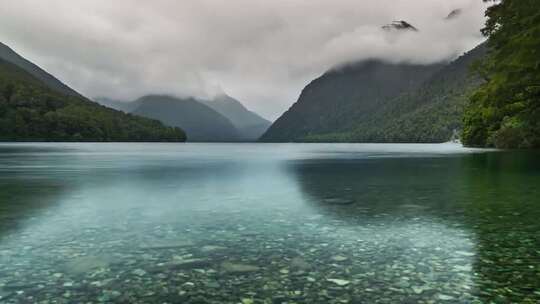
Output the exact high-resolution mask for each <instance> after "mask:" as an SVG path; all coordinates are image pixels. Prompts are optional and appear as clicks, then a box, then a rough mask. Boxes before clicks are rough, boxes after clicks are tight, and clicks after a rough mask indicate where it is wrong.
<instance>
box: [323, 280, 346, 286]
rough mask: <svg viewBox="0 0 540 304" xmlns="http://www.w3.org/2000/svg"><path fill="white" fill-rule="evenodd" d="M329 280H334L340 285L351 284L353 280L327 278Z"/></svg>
mask: <svg viewBox="0 0 540 304" xmlns="http://www.w3.org/2000/svg"><path fill="white" fill-rule="evenodd" d="M326 280H327V281H328V282H332V283H334V284H336V285H338V286H347V285H349V284H350V283H351V282H350V281H347V280H341V279H326Z"/></svg>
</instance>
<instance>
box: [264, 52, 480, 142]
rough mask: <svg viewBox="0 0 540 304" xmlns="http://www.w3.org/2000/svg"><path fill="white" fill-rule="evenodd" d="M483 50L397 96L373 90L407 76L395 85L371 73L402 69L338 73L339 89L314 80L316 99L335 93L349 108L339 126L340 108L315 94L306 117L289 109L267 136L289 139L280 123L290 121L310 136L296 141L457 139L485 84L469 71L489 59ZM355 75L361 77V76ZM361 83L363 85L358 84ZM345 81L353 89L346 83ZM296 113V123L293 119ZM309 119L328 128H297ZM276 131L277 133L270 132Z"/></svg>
mask: <svg viewBox="0 0 540 304" xmlns="http://www.w3.org/2000/svg"><path fill="white" fill-rule="evenodd" d="M485 52H486V49H485V46H484V45H480V46H478V47H477V48H475V49H474V50H471V51H470V52H468V53H467V54H465V55H463V56H461V57H460V58H458V59H457V60H455V61H453V62H451V63H450V64H447V65H445V66H440V65H437V66H436V69H435V70H430V71H428V73H427V74H428V77H421V81H420V84H418V85H415V86H413V87H409V88H405V89H406V90H397V91H396V92H395V93H397V94H390V95H386V96H385V95H383V94H379V92H380V91H381V90H374V89H373V88H376V87H382V88H385V89H386V91H388V90H391V89H392V88H394V89H395V86H396V85H400V83H399V81H404V80H405V81H406V80H408V79H409V78H406V77H404V78H402V77H401V76H400V78H399V79H398V80H397V81H395V82H389V80H391V79H392V78H391V77H384V78H377V77H375V76H373V75H384V74H385V72H388V71H391V72H392V74H393V72H394V71H400V70H401V71H403V70H404V68H403V67H401V66H397V67H384V66H382V67H384V70H381V69H378V70H377V73H375V74H370V73H369V71H366V70H365V69H361V70H353V71H351V70H345V71H343V72H342V73H341V74H339V77H340V78H339V79H338V80H339V83H340V84H341V87H342V88H343V89H342V90H336V88H338V85H339V84H335V85H332V86H327V88H325V87H324V83H323V84H319V85H317V83H316V82H315V83H314V84H312V85H317V87H315V88H306V90H307V91H308V93H310V94H312V95H313V94H314V93H315V92H317V90H319V91H321V90H323V91H324V92H326V94H336V96H338V97H336V98H335V99H334V100H332V99H331V96H328V97H327V99H328V100H330V101H331V102H334V103H338V102H343V103H345V105H346V106H348V108H346V109H347V110H346V111H342V112H341V115H340V116H339V118H338V119H335V122H336V123H335V124H330V123H328V121H330V119H329V118H330V117H331V115H334V113H335V109H341V107H337V106H336V105H335V104H334V105H332V104H329V105H327V106H326V107H321V106H320V105H319V104H320V98H319V99H316V98H315V97H317V96H320V95H321V93H318V95H317V96H312V97H311V98H310V99H309V102H310V103H311V104H310V105H304V109H300V110H302V113H300V114H303V115H299V114H298V112H299V110H297V111H291V110H290V111H291V113H289V114H287V115H284V117H282V118H280V120H278V123H277V125H276V126H272V129H271V130H270V132H269V133H270V134H266V136H267V137H268V135H273V136H274V137H273V138H272V139H275V138H279V136H283V135H286V136H291V132H290V130H288V129H285V130H280V128H279V127H280V124H281V125H282V124H284V123H287V124H288V125H289V126H293V128H292V129H293V130H299V132H305V133H307V134H306V135H304V136H303V137H296V138H292V140H295V141H307V142H385V143H391V142H410V143H418V142H427V143H439V142H446V141H449V140H450V139H452V138H454V137H456V133H457V131H459V130H461V128H462V118H463V111H464V109H465V106H466V104H467V99H468V97H469V96H470V94H471V92H472V91H473V90H475V89H476V88H478V86H480V84H481V83H482V79H481V78H480V77H479V76H478V75H476V74H474V73H471V72H470V70H471V66H472V65H473V63H474V62H476V61H477V60H478V59H479V58H482V57H483V56H485ZM419 71H421V69H419V68H416V69H414V70H412V72H413V74H417V73H418V72H419ZM424 72H425V71H424ZM355 73H356V74H361V75H362V77H360V76H358V75H355ZM379 77H380V76H379ZM359 80H360V81H363V82H361V83H360V84H359V82H358V81H359ZM336 82H337V81H336ZM347 82H349V85H343V83H347ZM308 93H306V94H304V98H308V97H310V95H308ZM339 96H341V97H339ZM340 98H341V99H343V101H341V100H340ZM299 103H300V101H299ZM304 103H305V101H304ZM300 106H301V105H298V106H296V108H300ZM292 110H295V109H294V108H293V109H292ZM314 111H317V112H316V113H317V116H316V115H312V113H310V112H314ZM295 112H296V116H295V118H296V119H294V120H293V119H290V117H291V116H293V115H295ZM306 118H309V119H311V120H313V121H315V122H319V123H320V122H321V121H325V124H324V126H326V128H323V127H322V126H321V125H319V126H317V128H308V127H306V126H310V125H314V123H313V121H310V122H309V123H307V124H305V125H303V126H302V125H300V126H298V124H301V123H303V122H304V121H305V119H306ZM287 119H288V121H287ZM293 123H296V124H297V125H296V126H295V125H293ZM281 129H283V128H281ZM276 131H280V132H279V134H277V135H276V134H275V132H276ZM272 132H274V134H271V133H272ZM287 132H289V133H287ZM267 137H265V138H263V139H267ZM289 138H290V137H289ZM289 140H290V139H289Z"/></svg>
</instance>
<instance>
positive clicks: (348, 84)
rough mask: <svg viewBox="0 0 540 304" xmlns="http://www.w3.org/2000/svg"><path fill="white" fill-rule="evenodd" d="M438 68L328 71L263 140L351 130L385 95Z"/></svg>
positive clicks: (366, 66)
mask: <svg viewBox="0 0 540 304" xmlns="http://www.w3.org/2000/svg"><path fill="white" fill-rule="evenodd" d="M442 66H443V65H442V64H432V65H415V64H406V63H401V64H393V63H385V62H382V61H378V60H369V61H363V62H360V63H356V64H352V65H348V66H344V67H342V68H338V69H333V70H331V71H328V72H327V73H325V74H324V75H322V76H321V77H320V78H318V79H316V80H314V81H312V82H311V83H310V84H309V85H308V86H307V87H306V88H304V90H303V91H302V93H301V95H300V98H299V99H298V102H296V103H295V104H294V105H293V106H292V107H291V108H290V109H289V110H288V111H287V112H285V113H284V114H283V115H282V116H281V117H280V118H279V119H278V120H277V121H276V122H275V123H274V124H273V125H272V126H271V127H270V129H269V130H268V131H267V132H266V133H265V134H264V135H263V136H262V138H261V141H266V142H288V141H306V140H314V139H316V138H317V136H320V135H326V134H329V133H342V132H350V131H351V130H353V129H354V128H355V126H357V125H358V123H359V122H361V121H362V120H366V119H368V118H369V117H370V115H372V114H373V113H374V112H376V111H377V110H378V109H380V107H381V106H383V104H385V103H386V102H387V101H388V100H389V99H392V98H395V97H397V96H399V95H400V94H402V93H403V92H406V91H410V90H413V89H415V88H418V87H419V86H420V85H421V84H422V83H423V82H424V81H425V80H426V79H428V78H429V77H430V76H432V75H433V74H434V73H436V72H437V71H438V70H439V69H440V68H441V67H442Z"/></svg>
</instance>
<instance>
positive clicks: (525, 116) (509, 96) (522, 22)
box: [463, 0, 540, 148]
mask: <svg viewBox="0 0 540 304" xmlns="http://www.w3.org/2000/svg"><path fill="white" fill-rule="evenodd" d="M486 15H487V17H488V21H487V22H486V26H485V28H484V29H483V30H482V32H483V33H484V34H485V35H486V36H487V37H489V40H488V45H489V48H490V52H489V55H488V56H487V58H486V59H485V60H484V61H483V63H482V65H481V66H480V67H479V69H480V71H481V74H482V75H483V76H484V77H485V78H486V80H487V82H486V83H485V84H484V85H482V86H481V87H480V88H479V89H478V90H477V91H476V92H475V93H474V95H473V96H472V97H471V99H470V103H469V105H468V107H467V110H466V113H465V117H464V129H463V141H464V143H465V144H467V145H470V146H495V147H500V148H532V147H540V39H539V37H540V2H539V1H538V0H502V1H500V2H497V3H496V4H494V5H493V6H491V7H490V8H489V9H488V10H487V12H486Z"/></svg>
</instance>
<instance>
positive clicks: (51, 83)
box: [0, 42, 82, 97]
mask: <svg viewBox="0 0 540 304" xmlns="http://www.w3.org/2000/svg"><path fill="white" fill-rule="evenodd" d="M0 59H3V60H4V61H7V62H10V63H12V64H14V65H16V66H18V67H19V68H21V69H23V70H25V71H26V72H28V73H29V74H30V75H32V76H34V77H35V78H37V79H39V80H41V81H42V82H43V83H44V84H45V85H47V86H48V87H49V88H51V89H53V90H55V91H57V92H59V93H63V94H66V95H72V96H78V97H82V95H80V94H79V93H77V92H76V91H75V90H73V89H71V88H70V87H68V86H67V85H65V84H64V83H62V82H61V81H60V80H58V79H56V78H55V77H54V76H52V75H51V74H49V73H47V72H46V71H44V70H43V69H41V68H40V67H39V66H37V65H35V64H34V63H32V62H30V61H28V60H26V59H25V58H23V57H22V56H20V55H19V54H17V53H16V52H15V51H13V50H12V49H11V48H10V47H8V46H7V45H5V44H3V43H1V42H0Z"/></svg>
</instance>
